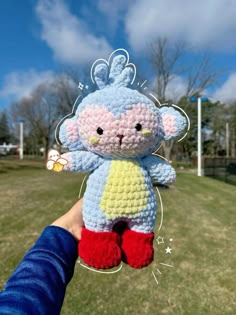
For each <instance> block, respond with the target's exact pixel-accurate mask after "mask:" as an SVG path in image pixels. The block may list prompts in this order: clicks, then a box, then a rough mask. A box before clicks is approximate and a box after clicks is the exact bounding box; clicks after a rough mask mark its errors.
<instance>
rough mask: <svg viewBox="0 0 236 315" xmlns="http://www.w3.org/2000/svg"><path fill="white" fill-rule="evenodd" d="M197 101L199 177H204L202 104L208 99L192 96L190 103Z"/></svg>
mask: <svg viewBox="0 0 236 315" xmlns="http://www.w3.org/2000/svg"><path fill="white" fill-rule="evenodd" d="M196 101H197V117H198V119H197V125H198V128H197V175H198V176H202V102H207V101H208V98H207V97H196V96H192V97H191V98H190V102H196Z"/></svg>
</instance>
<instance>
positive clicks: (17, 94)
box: [0, 69, 54, 99]
mask: <svg viewBox="0 0 236 315" xmlns="http://www.w3.org/2000/svg"><path fill="white" fill-rule="evenodd" d="M53 78H54V75H53V72H51V71H42V72H37V71H36V70H34V69H31V70H29V71H26V72H11V73H9V74H7V75H6V77H5V79H4V81H3V86H2V88H1V89H0V97H2V98H12V99H20V98H21V97H23V96H29V95H30V93H31V91H32V90H33V89H34V88H36V87H37V86H38V85H39V84H41V83H43V82H46V81H49V82H51V81H52V80H53Z"/></svg>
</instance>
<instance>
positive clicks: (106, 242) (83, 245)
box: [78, 228, 121, 269]
mask: <svg viewBox="0 0 236 315" xmlns="http://www.w3.org/2000/svg"><path fill="white" fill-rule="evenodd" d="M119 244H120V236H119V235H118V234H117V233H115V232H94V231H90V230H88V229H86V228H83V230H82V235H81V241H80V242H79V245H78V251H79V256H80V257H81V258H82V259H83V261H84V262H85V263H86V264H87V265H89V266H91V267H93V268H96V269H109V268H112V267H115V266H118V265H119V264H120V262H121V250H120V246H119Z"/></svg>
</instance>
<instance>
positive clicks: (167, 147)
mask: <svg viewBox="0 0 236 315" xmlns="http://www.w3.org/2000/svg"><path fill="white" fill-rule="evenodd" d="M173 145H174V141H173V140H171V141H167V142H163V143H162V149H163V151H164V157H165V158H166V159H167V160H168V161H170V160H171V152H172V148H173Z"/></svg>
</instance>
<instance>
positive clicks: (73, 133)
mask: <svg viewBox="0 0 236 315" xmlns="http://www.w3.org/2000/svg"><path fill="white" fill-rule="evenodd" d="M56 140H57V142H58V143H59V144H61V145H63V146H65V147H67V148H68V149H69V150H70V151H76V150H81V149H83V145H82V143H81V141H80V138H79V132H78V123H77V119H76V116H73V117H68V118H65V119H63V120H62V121H61V122H59V124H58V125H57V128H56Z"/></svg>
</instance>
